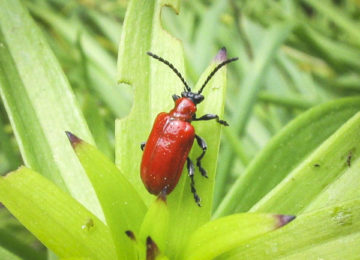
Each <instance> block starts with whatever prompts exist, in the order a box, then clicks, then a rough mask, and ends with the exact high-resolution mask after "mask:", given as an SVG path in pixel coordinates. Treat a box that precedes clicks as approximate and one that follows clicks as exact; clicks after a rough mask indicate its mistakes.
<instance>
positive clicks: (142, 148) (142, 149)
mask: <svg viewBox="0 0 360 260" xmlns="http://www.w3.org/2000/svg"><path fill="white" fill-rule="evenodd" d="M145 145H146V142H142V143H141V144H140V148H141V151H144V148H145Z"/></svg>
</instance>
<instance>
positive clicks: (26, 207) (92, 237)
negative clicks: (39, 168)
mask: <svg viewBox="0 0 360 260" xmlns="http://www.w3.org/2000/svg"><path fill="white" fill-rule="evenodd" d="M0 201H1V202H2V203H3V204H4V205H5V206H6V207H7V208H8V210H9V211H10V212H11V213H12V214H13V215H14V216H15V217H16V218H17V219H18V220H19V221H20V222H21V223H22V224H23V225H24V226H25V227H26V228H27V229H28V230H30V231H31V232H32V233H33V234H34V235H35V236H36V237H37V238H38V239H39V240H40V241H41V242H42V243H43V244H44V245H46V247H48V248H49V249H51V250H52V251H53V252H54V253H56V254H57V255H58V256H59V257H91V258H94V259H116V253H115V248H114V243H113V241H112V238H111V235H110V232H109V229H108V227H107V226H105V225H104V224H103V223H102V222H101V221H100V220H99V219H98V218H97V217H96V216H94V215H93V214H92V213H90V212H89V211H88V210H86V209H85V208H84V207H83V206H82V205H81V204H79V203H78V202H77V201H76V200H74V199H73V198H72V197H70V195H68V194H66V193H64V192H63V191H61V190H60V189H59V188H58V187H57V186H55V185H54V184H53V183H52V182H50V181H49V180H47V179H46V178H44V177H42V176H41V175H39V174H38V173H36V172H34V171H32V170H30V169H28V168H20V169H19V170H17V171H16V172H12V173H10V174H8V175H6V176H5V177H2V178H0ZM50 231H51V232H50Z"/></svg>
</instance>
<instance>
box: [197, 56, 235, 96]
mask: <svg viewBox="0 0 360 260" xmlns="http://www.w3.org/2000/svg"><path fill="white" fill-rule="evenodd" d="M237 59H238V58H232V59H228V60H226V61H223V62H222V63H220V64H219V65H217V66H216V68H215V69H214V70H213V71H212V72H211V73H210V74H209V76H208V77H207V79H206V80H205V82H204V84H203V85H202V86H201V88H200V90H199V92H198V94H201V92H202V91H203V90H204V88H205V86H206V84H207V83H208V82H209V80H210V79H211V78H212V77H213V76H214V75H215V73H216V72H217V71H218V70H219V69H220V68H221V67H222V66H224V65H226V64H228V63H230V62H233V61H236V60H237Z"/></svg>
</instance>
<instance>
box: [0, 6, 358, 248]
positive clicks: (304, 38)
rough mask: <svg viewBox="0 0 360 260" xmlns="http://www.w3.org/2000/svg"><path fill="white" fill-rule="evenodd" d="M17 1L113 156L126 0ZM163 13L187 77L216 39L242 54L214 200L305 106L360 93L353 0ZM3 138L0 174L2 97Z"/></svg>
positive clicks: (123, 97) (7, 159) (121, 108)
mask: <svg viewBox="0 0 360 260" xmlns="http://www.w3.org/2000/svg"><path fill="white" fill-rule="evenodd" d="M23 3H24V5H25V6H26V7H27V8H28V9H29V10H30V12H31V14H32V16H33V17H34V19H35V20H36V21H37V23H38V25H39V26H40V27H41V28H42V30H43V32H44V35H45V37H46V38H47V39H48V42H49V44H50V46H51V48H52V49H53V51H54V53H55V54H56V56H57V58H58V60H59V61H60V63H61V66H62V68H63V70H64V71H65V73H66V75H67V77H68V79H69V81H70V84H71V86H72V88H73V90H74V92H75V94H76V97H77V100H78V102H79V103H80V104H81V107H82V110H83V113H84V115H85V118H86V120H87V122H88V125H89V127H90V130H91V132H92V134H93V136H94V138H95V141H96V143H97V145H98V147H99V148H100V150H101V151H102V152H104V153H105V154H106V155H107V156H109V157H110V158H112V159H113V157H114V121H115V119H116V118H122V117H125V116H126V115H127V114H128V113H129V111H130V109H131V105H132V92H131V88H130V87H129V86H127V85H121V86H118V84H117V83H116V60H117V48H118V44H119V39H120V35H121V29H122V22H123V20H124V16H125V11H126V6H127V4H128V1H126V0H118V1H104V0H102V1H100V0H81V1H71V0H70V1H61V0H48V1H42V0H33V1H30V0H27V1H23ZM162 21H163V26H164V28H165V29H166V30H167V31H169V33H170V34H172V35H174V36H175V37H177V38H178V39H180V40H181V42H182V43H183V46H184V50H185V54H186V57H185V61H186V72H182V73H183V74H185V75H186V78H187V80H188V81H189V82H190V83H191V84H192V85H193V84H194V83H195V82H196V81H197V79H198V77H199V75H200V73H201V72H202V71H203V70H204V69H205V68H206V67H207V65H208V64H209V62H210V61H211V59H212V58H213V56H214V55H215V54H216V52H217V50H218V49H219V48H221V47H223V46H225V47H226V48H227V50H228V55H229V57H235V56H236V57H239V62H237V63H234V64H232V65H231V66H228V90H227V101H226V114H225V119H226V120H227V121H228V122H229V123H230V125H231V122H232V120H233V119H234V118H239V117H240V118H241V120H239V121H238V123H237V124H236V126H234V128H233V129H234V130H235V131H228V130H225V131H223V138H222V139H223V140H222V141H223V142H222V145H221V148H220V149H221V150H220V155H219V165H218V172H217V175H218V180H217V181H216V188H215V201H214V203H215V204H217V203H218V202H219V201H218V200H219V198H221V197H222V196H223V194H224V193H225V192H226V191H227V190H228V189H229V188H230V186H231V184H232V183H233V181H234V180H235V178H236V177H238V176H239V175H241V173H242V172H243V170H244V169H245V167H246V166H247V165H248V164H249V162H250V161H251V160H252V159H253V158H254V156H255V155H256V154H257V153H258V152H259V151H260V150H261V149H262V148H263V147H264V146H265V144H266V143H267V142H268V141H269V140H270V139H271V138H272V136H274V135H275V134H276V133H278V132H279V130H280V129H282V128H283V127H284V126H285V125H286V124H287V123H288V122H289V121H290V120H292V119H293V118H295V117H296V116H297V115H299V114H301V113H303V112H304V111H305V110H307V109H309V108H311V107H312V106H315V105H318V104H320V103H323V102H326V101H328V100H332V99H336V98H340V97H344V96H355V95H358V94H359V91H360V73H359V69H360V1H359V0H322V1H318V0H277V1H276V0H257V1H251V0H242V1H241V0H238V1H236V0H216V1H205V0H203V1H190V0H183V1H182V4H181V9H180V14H179V15H176V14H175V13H174V12H173V10H172V9H170V8H164V9H163V13H162ZM164 58H166V57H164ZM159 76H161V75H159ZM177 94H178V93H177ZM169 98H171V97H169ZM159 112H160V111H159ZM234 133H236V134H237V135H238V136H239V137H240V138H238V136H236V135H234ZM314 134H316V133H314ZM0 140H1V143H0V174H5V173H7V172H9V171H11V170H14V169H16V168H17V167H18V166H20V165H21V164H22V161H21V157H20V153H19V150H18V148H17V145H16V141H15V139H14V136H13V133H12V129H11V126H10V123H9V120H8V118H7V115H6V112H5V110H4V107H3V104H1V108H0ZM1 212H2V213H1V214H3V215H4V216H5V215H7V213H6V212H5V211H3V210H2V211H1ZM0 218H2V219H6V221H7V222H4V221H2V222H1V221H0V229H1V227H2V226H5V225H10V226H11V225H12V226H13V228H14V229H15V230H18V232H17V233H16V232H15V233H14V234H15V235H14V236H17V235H16V234H19V235H18V238H21V240H23V242H24V244H28V245H30V247H32V248H37V249H36V250H42V249H41V246H40V245H39V244H38V243H37V242H34V241H35V240H34V239H33V238H32V237H31V236H30V235H28V236H23V235H22V233H23V232H24V230H23V229H22V228H21V227H20V226H19V225H18V224H17V223H16V221H15V220H9V219H8V218H7V217H6V218H5V217H2V215H1V216H0ZM9 221H10V222H9ZM3 243H6V241H1V238H0V244H3Z"/></svg>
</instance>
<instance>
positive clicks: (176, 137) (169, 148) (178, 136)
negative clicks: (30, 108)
mask: <svg viewBox="0 0 360 260" xmlns="http://www.w3.org/2000/svg"><path fill="white" fill-rule="evenodd" d="M147 54H148V55H149V56H151V57H152V58H154V59H156V60H159V61H160V62H162V63H164V64H166V65H167V66H169V67H170V69H172V70H173V72H175V74H176V75H177V76H178V77H179V78H180V80H181V81H182V82H183V84H184V86H185V87H184V91H183V92H182V93H181V97H180V96H178V95H173V96H172V98H173V100H174V102H175V107H174V108H173V109H172V110H171V111H170V112H169V113H165V112H161V113H160V114H158V115H157V117H156V119H155V122H154V125H153V128H152V130H151V133H150V136H149V138H148V140H147V142H146V143H142V144H141V149H142V150H143V151H144V153H143V157H142V162H141V170H140V172H141V174H140V175H141V179H142V181H143V183H144V185H145V187H146V189H147V190H148V191H149V192H150V193H151V194H154V195H159V194H160V193H162V194H165V195H167V194H169V193H170V192H171V191H172V190H173V189H174V188H175V186H176V185H177V183H178V181H179V178H180V175H181V172H182V170H183V168H184V165H185V161H186V162H187V170H188V173H189V176H190V180H191V183H190V185H191V192H192V193H193V195H194V199H195V202H196V203H197V204H198V205H199V206H200V197H199V196H198V194H197V193H196V189H195V183H194V173H195V167H194V164H193V162H192V161H191V159H190V158H189V157H188V155H189V152H190V149H191V147H192V145H193V142H194V139H196V142H197V143H198V145H199V146H200V148H201V149H202V153H201V154H200V156H199V157H197V159H196V166H197V167H198V168H199V171H200V173H201V175H202V176H204V177H206V178H207V173H206V170H205V169H204V168H203V167H202V166H201V159H202V158H203V157H204V155H205V152H206V150H207V145H206V142H205V140H204V139H202V138H201V137H200V136H198V135H196V134H195V130H194V127H193V126H192V125H191V121H202V120H211V119H215V120H216V122H218V123H219V124H222V125H224V126H228V123H227V122H226V121H224V120H220V119H219V116H218V115H214V114H205V115H203V116H201V117H199V118H197V117H196V114H195V113H196V106H197V105H198V104H199V103H201V102H202V101H203V100H204V96H203V95H201V92H202V91H203V90H204V88H205V86H206V85H207V83H208V82H209V81H210V79H211V78H212V77H213V76H214V75H215V73H216V72H217V71H218V70H219V69H220V68H221V67H223V66H224V65H226V64H228V63H230V62H233V61H235V60H237V59H238V58H232V59H226V49H225V48H222V49H221V50H220V52H219V53H218V55H217V56H216V57H217V58H218V61H219V62H220V63H219V65H217V66H216V67H215V69H214V70H213V71H212V72H211V73H210V74H209V76H208V77H207V79H206V80H205V82H204V84H203V85H202V86H201V88H200V90H199V91H198V92H197V93H195V92H192V91H191V88H190V87H189V85H188V84H187V83H186V81H185V79H184V78H183V76H182V75H181V73H180V72H179V71H178V70H177V69H176V68H175V67H174V66H173V65H172V64H171V63H170V62H169V61H167V60H165V59H163V58H161V57H159V56H157V55H155V54H153V53H151V52H147Z"/></svg>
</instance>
